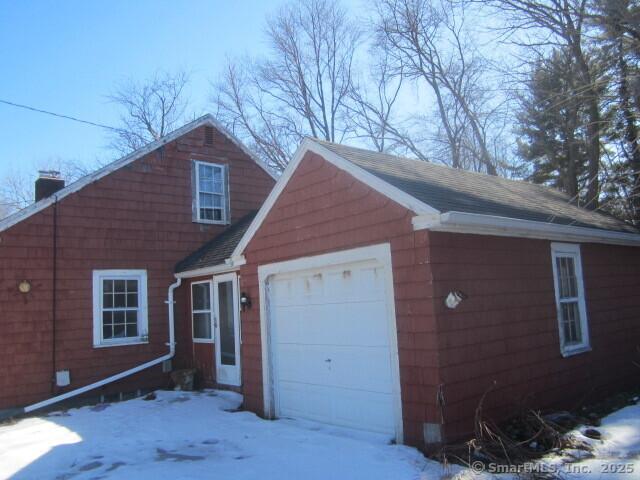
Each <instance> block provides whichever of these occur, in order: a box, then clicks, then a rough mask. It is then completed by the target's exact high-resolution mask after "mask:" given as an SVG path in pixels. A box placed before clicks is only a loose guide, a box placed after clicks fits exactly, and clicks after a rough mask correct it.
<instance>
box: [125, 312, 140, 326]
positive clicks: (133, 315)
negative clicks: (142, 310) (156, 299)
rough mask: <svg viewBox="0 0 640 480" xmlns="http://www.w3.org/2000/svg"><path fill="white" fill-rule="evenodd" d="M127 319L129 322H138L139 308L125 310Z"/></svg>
mask: <svg viewBox="0 0 640 480" xmlns="http://www.w3.org/2000/svg"><path fill="white" fill-rule="evenodd" d="M124 318H125V321H126V322H127V323H134V324H136V325H137V324H138V311H137V310H127V311H126V312H125V317H124Z"/></svg>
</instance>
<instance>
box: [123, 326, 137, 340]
mask: <svg viewBox="0 0 640 480" xmlns="http://www.w3.org/2000/svg"><path fill="white" fill-rule="evenodd" d="M125 332H126V333H125V334H126V336H127V337H137V336H138V324H136V323H133V324H129V323H128V324H127V325H126V329H125Z"/></svg>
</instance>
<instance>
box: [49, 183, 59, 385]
mask: <svg viewBox="0 0 640 480" xmlns="http://www.w3.org/2000/svg"><path fill="white" fill-rule="evenodd" d="M52 235H53V245H52V247H53V254H52V257H53V258H52V263H53V265H52V267H53V272H52V279H51V280H52V288H51V290H52V295H51V368H52V374H51V395H53V394H54V393H55V392H56V326H57V325H56V324H57V323H58V322H57V320H58V319H57V310H58V305H57V303H58V195H54V196H53V232H52Z"/></svg>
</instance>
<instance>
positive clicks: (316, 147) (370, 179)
mask: <svg viewBox="0 0 640 480" xmlns="http://www.w3.org/2000/svg"><path fill="white" fill-rule="evenodd" d="M307 152H313V153H316V154H317V155H319V156H321V157H322V158H323V159H324V160H326V161H328V162H329V163H331V164H333V165H334V166H336V167H338V168H339V169H340V170H343V171H345V172H347V173H349V174H351V175H353V176H354V177H355V178H356V179H357V180H360V181H361V182H363V183H365V184H366V185H368V186H369V187H371V188H373V189H374V190H376V191H377V192H379V193H381V194H382V195H385V196H386V197H388V198H390V199H391V200H393V201H395V202H397V203H399V204H400V205H402V206H403V207H405V208H407V209H408V210H410V211H412V212H414V213H415V214H416V215H436V214H439V213H440V212H439V211H438V210H436V209H435V208H433V207H431V206H429V205H427V204H426V203H424V202H422V201H420V200H418V199H417V198H415V197H414V196H412V195H409V194H408V193H406V192H404V191H402V190H400V189H399V188H397V187H394V186H393V185H391V184H390V183H388V182H385V181H384V180H382V179H380V178H378V177H376V176H375V175H373V174H371V173H369V172H367V171H366V170H365V169H363V168H360V167H359V166H357V165H355V164H354V163H352V162H350V161H348V160H346V159H344V158H343V157H341V156H340V155H338V154H336V153H334V152H332V151H331V150H329V149H328V148H326V147H324V146H323V145H321V144H319V143H318V142H316V141H314V140H313V139H312V138H309V137H307V138H305V139H304V140H303V141H302V143H301V144H300V146H299V147H298V150H296V153H295V154H294V156H293V158H292V159H291V161H290V162H289V164H288V165H287V168H285V170H284V172H283V173H282V175H281V176H280V179H279V180H278V183H276V185H275V187H273V190H271V193H270V194H269V196H268V197H267V199H266V200H265V202H264V203H263V204H262V207H261V208H260V210H258V213H257V214H256V216H255V218H254V219H253V221H252V222H251V225H249V228H248V229H247V231H246V232H245V234H244V235H243V237H242V239H241V240H240V242H239V243H238V245H237V246H236V249H235V250H234V251H233V254H232V255H231V257H232V258H233V257H236V256H239V255H242V253H243V252H244V249H245V248H246V246H247V245H248V244H249V242H250V241H251V239H252V238H253V236H254V235H255V234H256V232H257V231H258V229H259V228H260V226H261V225H262V223H263V222H264V219H265V218H266V216H267V214H268V213H269V211H270V210H271V208H272V207H273V205H274V204H275V203H276V200H278V198H279V197H280V194H281V193H282V191H283V190H284V189H285V187H286V186H287V183H289V180H290V179H291V177H292V176H293V173H294V172H295V171H296V169H297V168H298V165H299V164H300V162H301V161H302V159H303V158H304V156H305V154H306V153H307Z"/></svg>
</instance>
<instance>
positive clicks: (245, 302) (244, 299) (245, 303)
mask: <svg viewBox="0 0 640 480" xmlns="http://www.w3.org/2000/svg"><path fill="white" fill-rule="evenodd" d="M240 305H241V306H242V311H243V312H244V311H245V309H247V308H251V297H249V295H247V294H246V293H245V292H242V293H241V294H240Z"/></svg>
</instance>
